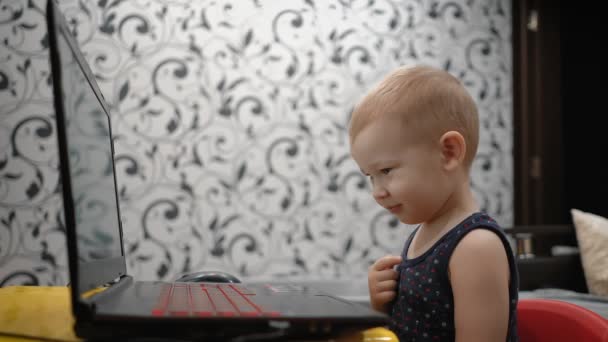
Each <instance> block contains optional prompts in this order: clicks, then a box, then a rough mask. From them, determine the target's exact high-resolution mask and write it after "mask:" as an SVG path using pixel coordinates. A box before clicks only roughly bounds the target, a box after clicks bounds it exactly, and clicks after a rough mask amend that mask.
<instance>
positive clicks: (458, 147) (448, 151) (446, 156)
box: [439, 131, 467, 171]
mask: <svg viewBox="0 0 608 342" xmlns="http://www.w3.org/2000/svg"><path fill="white" fill-rule="evenodd" d="M439 144H440V147H441V157H442V161H443V167H444V168H445V169H446V170H448V171H451V170H454V169H455V168H457V167H458V166H459V165H461V164H462V162H463V161H464V156H465V154H466V147H467V143H466V142H465V141H464V137H463V136H462V134H460V133H459V132H456V131H449V132H446V133H444V134H443V135H442V136H441V138H440V139H439Z"/></svg>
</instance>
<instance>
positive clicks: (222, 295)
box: [152, 283, 281, 317]
mask: <svg viewBox="0 0 608 342" xmlns="http://www.w3.org/2000/svg"><path fill="white" fill-rule="evenodd" d="M152 315H153V316H197V317H214V316H219V317H258V316H271V317H277V316H280V315H281V313H280V312H277V311H272V310H266V309H265V308H264V306H262V305H260V304H258V303H256V293H255V291H253V290H251V289H249V288H247V287H245V286H243V285H238V284H209V283H205V284H201V283H174V284H164V285H163V288H162V289H161V293H160V296H159V300H158V303H157V304H156V306H155V307H154V308H153V309H152Z"/></svg>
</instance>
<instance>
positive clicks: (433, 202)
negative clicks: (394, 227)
mask: <svg viewBox="0 0 608 342" xmlns="http://www.w3.org/2000/svg"><path fill="white" fill-rule="evenodd" d="M411 133H412V132H408V131H407V129H403V125H402V124H400V123H399V122H397V121H396V120H395V119H388V118H379V119H377V120H376V121H374V122H372V123H371V124H369V125H368V126H366V127H365V128H364V129H363V130H362V131H361V132H359V134H358V135H357V136H356V137H355V139H354V141H352V142H351V154H352V156H353V158H354V160H355V161H356V162H357V164H358V165H359V167H360V168H361V171H362V172H363V173H365V174H366V175H367V176H368V177H369V178H370V180H371V183H372V189H373V190H372V194H373V196H374V199H375V200H376V202H378V204H380V205H381V206H383V207H384V208H386V209H387V210H389V211H391V212H392V213H393V214H394V215H395V216H397V217H398V218H399V220H400V221H401V222H403V223H406V224H416V223H421V222H425V221H428V220H430V219H432V218H433V217H434V216H435V215H437V213H438V212H439V211H440V210H441V209H442V206H443V205H445V203H446V200H447V199H448V198H447V197H448V196H449V195H448V194H449V189H450V182H449V179H448V177H446V176H447V174H446V173H445V172H444V171H443V168H442V157H441V149H440V146H439V142H437V143H435V144H434V143H432V142H429V141H428V140H429V139H430V138H429V137H426V136H421V135H420V134H416V135H412V134H411ZM414 136H416V137H419V138H415V137H414ZM420 137H421V138H420ZM423 139H426V140H427V141H426V142H424V141H421V140H423Z"/></svg>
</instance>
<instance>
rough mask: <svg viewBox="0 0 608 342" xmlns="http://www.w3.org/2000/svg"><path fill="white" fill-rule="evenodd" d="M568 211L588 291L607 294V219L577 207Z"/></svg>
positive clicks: (599, 294)
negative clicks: (572, 223) (570, 215)
mask: <svg viewBox="0 0 608 342" xmlns="http://www.w3.org/2000/svg"><path fill="white" fill-rule="evenodd" d="M570 213H571V214H572V221H573V222H574V228H575V231H576V239H577V240H578V246H579V250H580V253H581V261H582V264H583V271H584V273H585V280H586V281H587V287H588V288H589V293H591V294H594V295H598V296H608V219H606V218H605V217H602V216H599V215H595V214H591V213H587V212H584V211H581V210H577V209H572V210H570Z"/></svg>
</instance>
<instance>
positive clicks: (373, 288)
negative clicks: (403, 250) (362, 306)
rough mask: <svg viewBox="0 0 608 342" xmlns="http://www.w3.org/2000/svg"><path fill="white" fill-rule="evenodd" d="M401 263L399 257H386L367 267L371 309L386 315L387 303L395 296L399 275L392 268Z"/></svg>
mask: <svg viewBox="0 0 608 342" xmlns="http://www.w3.org/2000/svg"><path fill="white" fill-rule="evenodd" d="M400 262H401V257H400V256H395V255H387V256H385V257H382V258H380V259H378V260H376V262H375V263H374V264H373V265H371V266H370V267H369V271H368V273H367V285H368V287H369V297H370V301H371V305H372V308H374V309H375V310H377V311H380V312H384V313H388V303H389V302H390V301H391V300H393V299H394V298H395V296H396V295H397V289H396V287H397V277H399V273H397V271H395V270H393V266H395V265H398V264H399V263H400Z"/></svg>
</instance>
